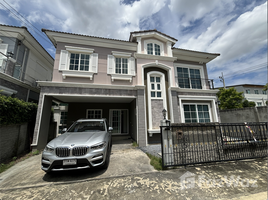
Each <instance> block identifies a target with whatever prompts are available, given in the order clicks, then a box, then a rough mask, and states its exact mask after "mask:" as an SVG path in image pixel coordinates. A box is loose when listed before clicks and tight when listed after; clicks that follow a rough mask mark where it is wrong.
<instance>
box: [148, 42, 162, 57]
mask: <svg viewBox="0 0 268 200" xmlns="http://www.w3.org/2000/svg"><path fill="white" fill-rule="evenodd" d="M147 54H150V55H156V56H160V55H161V49H160V45H158V44H155V43H148V44H147Z"/></svg>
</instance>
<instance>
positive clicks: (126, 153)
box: [0, 140, 155, 189]
mask: <svg viewBox="0 0 268 200" xmlns="http://www.w3.org/2000/svg"><path fill="white" fill-rule="evenodd" d="M130 142H131V141H130V140H125V141H124V142H123V143H122V142H121V144H120V143H119V144H114V145H113V148H112V154H111V160H110V165H109V167H108V169H107V170H100V169H87V170H78V171H65V172H58V173H53V174H51V175H50V174H46V173H45V172H44V171H43V170H41V168H40V167H41V165H40V163H41V154H40V155H38V156H33V157H31V158H29V159H27V160H25V161H22V162H20V163H18V164H16V165H15V166H13V167H12V168H10V169H8V170H7V171H5V172H3V173H2V174H0V188H1V189H11V188H12V189H14V188H27V187H33V186H45V185H48V184H51V183H63V182H64V183H68V182H69V183H72V182H81V181H85V180H90V179H101V178H109V177H120V176H126V175H134V174H140V173H148V172H155V170H154V168H153V167H152V166H151V165H150V163H149V159H148V157H147V155H146V154H144V153H143V152H142V151H141V150H139V149H136V148H134V147H132V146H131V143H130Z"/></svg>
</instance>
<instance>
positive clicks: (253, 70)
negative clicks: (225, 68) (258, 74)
mask: <svg viewBox="0 0 268 200" xmlns="http://www.w3.org/2000/svg"><path fill="white" fill-rule="evenodd" d="M265 67H267V66H262V67H258V68H254V69H251V70H248V71H246V72H241V73H236V74H233V75H232V76H228V77H225V78H232V77H235V76H238V75H243V74H247V73H249V72H252V71H256V70H259V69H262V68H265Z"/></svg>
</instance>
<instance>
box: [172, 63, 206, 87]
mask: <svg viewBox="0 0 268 200" xmlns="http://www.w3.org/2000/svg"><path fill="white" fill-rule="evenodd" d="M177 75H178V85H179V87H180V88H192V89H202V84H201V75H200V70H199V69H189V68H183V67H177Z"/></svg>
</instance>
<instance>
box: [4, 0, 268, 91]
mask: <svg viewBox="0 0 268 200" xmlns="http://www.w3.org/2000/svg"><path fill="white" fill-rule="evenodd" d="M0 24H6V25H13V26H26V27H27V28H28V30H29V31H30V32H31V33H32V35H33V36H34V37H35V38H36V39H37V40H38V41H39V43H40V44H41V45H43V47H44V48H45V49H46V50H47V51H48V52H49V53H50V54H51V56H52V57H54V56H55V48H54V46H53V45H52V44H51V42H50V41H49V39H48V38H47V36H46V35H45V34H44V33H42V32H41V29H42V28H45V29H50V30H55V31H63V32H69V33H79V34H85V35H90V36H99V37H105V38H113V39H121V40H128V39H129V35H130V32H132V31H140V30H149V29H157V30H158V31H160V32H162V33H165V34H167V35H169V36H171V37H174V38H176V39H178V42H177V43H176V44H175V45H174V47H177V48H183V49H190V50H194V51H203V52H208V53H219V54H220V56H219V57H217V58H216V59H214V60H213V61H211V62H209V63H208V64H207V69H208V75H209V78H210V79H214V84H215V87H221V86H222V85H223V84H222V82H221V81H220V79H219V76H221V74H222V73H223V76H224V80H225V84H226V86H231V85H238V84H261V85H264V84H266V83H267V1H266V0H157V1H156V0H139V1H135V0H101V1H98V0H0ZM0 32H1V29H0Z"/></svg>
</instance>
